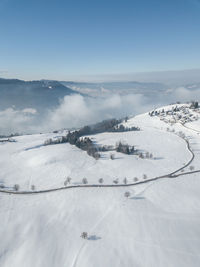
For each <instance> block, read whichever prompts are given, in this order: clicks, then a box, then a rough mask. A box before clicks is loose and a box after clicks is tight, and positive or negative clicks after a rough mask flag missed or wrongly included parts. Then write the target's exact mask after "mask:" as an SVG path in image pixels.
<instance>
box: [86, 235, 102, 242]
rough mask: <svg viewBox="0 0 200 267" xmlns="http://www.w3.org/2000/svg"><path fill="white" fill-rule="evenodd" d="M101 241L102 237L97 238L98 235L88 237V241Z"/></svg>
mask: <svg viewBox="0 0 200 267" xmlns="http://www.w3.org/2000/svg"><path fill="white" fill-rule="evenodd" d="M99 239H101V237H100V236H96V235H90V236H89V237H88V240H93V241H96V240H99Z"/></svg>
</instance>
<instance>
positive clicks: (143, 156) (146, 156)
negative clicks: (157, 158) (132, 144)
mask: <svg viewBox="0 0 200 267" xmlns="http://www.w3.org/2000/svg"><path fill="white" fill-rule="evenodd" d="M138 156H139V158H141V159H152V158H153V154H152V153H149V152H146V153H142V152H140V153H139V154H138Z"/></svg>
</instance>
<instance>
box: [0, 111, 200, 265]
mask: <svg viewBox="0 0 200 267" xmlns="http://www.w3.org/2000/svg"><path fill="white" fill-rule="evenodd" d="M124 125H128V126H138V127H140V128H141V131H136V132H124V133H103V134H98V135H93V136H91V137H92V138H93V140H94V141H96V142H97V143H98V144H108V145H112V144H113V145H114V144H115V143H116V142H118V141H119V140H122V141H124V142H127V143H128V144H130V145H135V146H136V148H138V149H140V150H142V151H148V152H150V153H152V154H153V156H154V159H139V158H138V156H135V155H124V154H121V153H117V152H115V160H110V158H109V153H108V152H106V153H102V157H101V158H100V159H99V160H97V161H96V160H95V159H93V158H92V157H90V156H88V155H87V154H86V152H84V151H81V150H79V149H78V148H76V147H75V146H71V145H69V144H59V145H52V146H43V143H44V141H45V140H46V139H47V138H50V137H51V138H53V137H54V138H56V137H57V135H59V134H53V133H50V134H42V135H27V136H20V137H15V138H14V139H15V140H16V142H13V143H0V153H1V157H0V169H1V173H0V184H3V185H4V186H5V187H6V189H11V190H12V187H13V185H14V184H19V185H20V190H31V185H32V184H34V185H35V187H36V189H37V190H39V189H49V188H56V187H61V186H63V182H64V180H65V179H66V177H67V176H68V175H69V176H70V177H71V178H72V182H71V183H72V184H80V183H81V180H82V178H83V177H86V178H87V179H88V182H89V184H97V183H98V179H99V178H101V177H102V178H104V184H112V181H113V179H116V178H119V181H120V182H122V180H123V179H124V177H127V179H128V182H131V183H132V182H133V178H134V177H138V178H139V181H140V180H142V179H143V178H142V175H143V174H146V175H147V178H148V179H149V178H153V177H156V176H160V175H165V174H167V173H170V172H173V171H175V170H176V169H179V168H180V167H182V166H183V164H186V163H187V162H188V161H189V160H190V158H191V153H190V152H189V151H188V149H187V146H186V143H185V141H184V140H183V139H182V138H180V137H179V136H177V135H176V134H175V133H173V132H169V131H167V130H166V129H167V128H168V127H169V128H170V129H172V128H173V129H174V130H175V132H178V131H182V132H184V133H185V135H186V136H187V138H188V140H189V142H190V144H191V148H192V150H193V152H194V154H195V158H194V161H193V162H192V165H193V166H194V168H195V170H197V169H200V168H199V160H200V152H199V151H200V136H199V134H198V133H197V132H195V131H193V130H191V129H188V128H186V127H184V126H183V125H181V124H180V123H178V122H177V123H175V124H173V126H171V125H168V124H167V123H165V122H163V121H161V120H160V119H159V117H150V116H148V114H143V115H140V116H136V117H134V118H131V119H129V120H128V122H127V123H124ZM185 126H187V124H186V125H185ZM190 126H191V127H193V128H194V129H197V130H198V129H200V127H199V126H200V121H199V120H197V121H195V124H194V125H193V122H191V123H190ZM195 127H196V128H195ZM184 171H189V167H187V168H186V170H184ZM126 191H129V192H130V193H131V196H130V198H128V199H127V198H125V197H124V193H125V192H126ZM0 221H1V227H0V240H1V241H0V266H1V267H44V266H48V267H58V266H66V267H133V266H134V267H135V266H136V267H149V266H152V267H155V266H158V267H161V266H162V267H179V266H181V267H188V266H192V267H193V266H195V267H196V266H198V267H199V266H200V254H199V249H200V227H199V225H200V175H199V174H198V173H194V174H190V175H185V176H179V177H177V178H174V179H172V178H163V179H160V180H156V181H153V182H149V183H146V184H141V185H136V186H131V187H127V188H126V187H122V188H75V189H69V190H62V191H55V192H51V193H44V194H33V195H12V194H5V193H1V192H0ZM84 231H86V232H87V233H88V235H89V238H88V240H84V239H82V238H81V237H80V235H81V233H82V232H84Z"/></svg>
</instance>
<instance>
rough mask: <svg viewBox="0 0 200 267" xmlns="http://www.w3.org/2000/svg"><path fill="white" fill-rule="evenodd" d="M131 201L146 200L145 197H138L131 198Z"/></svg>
mask: <svg viewBox="0 0 200 267" xmlns="http://www.w3.org/2000/svg"><path fill="white" fill-rule="evenodd" d="M130 199H134V200H141V199H145V197H140V196H138V197H131V198H130Z"/></svg>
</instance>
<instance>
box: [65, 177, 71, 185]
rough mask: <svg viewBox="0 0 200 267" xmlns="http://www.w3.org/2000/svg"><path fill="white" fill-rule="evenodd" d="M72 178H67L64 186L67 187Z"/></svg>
mask: <svg viewBox="0 0 200 267" xmlns="http://www.w3.org/2000/svg"><path fill="white" fill-rule="evenodd" d="M71 180H72V178H71V177H69V176H68V177H67V179H66V180H65V181H64V186H67V185H68V184H70V182H71Z"/></svg>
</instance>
